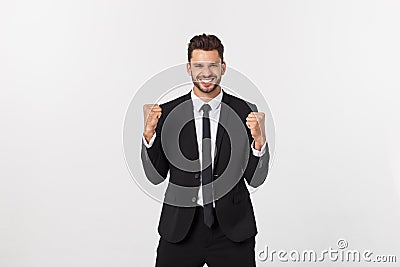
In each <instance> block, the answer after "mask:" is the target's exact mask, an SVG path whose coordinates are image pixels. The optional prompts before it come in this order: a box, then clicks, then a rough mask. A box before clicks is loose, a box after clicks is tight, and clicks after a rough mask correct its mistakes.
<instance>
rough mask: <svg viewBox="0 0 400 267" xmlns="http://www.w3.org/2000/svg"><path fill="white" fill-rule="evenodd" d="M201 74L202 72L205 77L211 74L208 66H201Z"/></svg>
mask: <svg viewBox="0 0 400 267" xmlns="http://www.w3.org/2000/svg"><path fill="white" fill-rule="evenodd" d="M202 74H203V75H204V76H205V77H209V76H211V75H212V72H211V71H210V68H209V67H208V66H205V67H204V68H203V70H202Z"/></svg>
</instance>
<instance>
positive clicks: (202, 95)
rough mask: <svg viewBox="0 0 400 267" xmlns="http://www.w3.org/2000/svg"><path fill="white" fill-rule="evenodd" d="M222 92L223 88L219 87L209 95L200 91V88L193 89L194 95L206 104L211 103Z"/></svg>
mask: <svg viewBox="0 0 400 267" xmlns="http://www.w3.org/2000/svg"><path fill="white" fill-rule="evenodd" d="M220 92H221V87H220V86H219V85H218V86H217V88H215V90H213V91H212V92H209V93H204V92H202V91H200V90H199V88H197V87H196V86H194V87H193V93H194V94H195V95H196V96H197V97H199V98H201V99H202V100H203V101H204V102H208V101H210V100H211V99H213V98H214V97H216V96H217V95H218V94H219V93H220Z"/></svg>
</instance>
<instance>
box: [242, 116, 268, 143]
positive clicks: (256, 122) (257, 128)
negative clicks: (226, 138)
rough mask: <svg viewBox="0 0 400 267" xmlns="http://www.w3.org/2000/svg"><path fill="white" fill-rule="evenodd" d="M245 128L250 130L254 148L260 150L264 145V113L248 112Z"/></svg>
mask: <svg viewBox="0 0 400 267" xmlns="http://www.w3.org/2000/svg"><path fill="white" fill-rule="evenodd" d="M246 125H247V128H249V129H250V132H251V136H252V137H253V139H254V148H255V149H257V150H261V148H262V146H263V145H264V143H265V140H266V137H265V113H264V112H250V113H249V115H248V116H247V118H246Z"/></svg>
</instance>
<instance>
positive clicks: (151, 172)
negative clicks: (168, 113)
mask: <svg viewBox="0 0 400 267" xmlns="http://www.w3.org/2000/svg"><path fill="white" fill-rule="evenodd" d="M164 114H165V113H164V112H163V113H162V115H161V117H160V119H159V121H158V123H157V127H156V132H155V134H156V137H155V139H154V142H153V144H152V145H151V146H150V147H146V146H145V144H144V142H143V140H142V149H141V159H142V165H143V169H144V172H145V174H146V177H147V179H148V180H149V181H150V182H151V183H153V184H159V183H161V182H163V181H164V180H165V178H166V177H167V174H168V171H169V161H168V160H167V158H166V156H165V154H164V151H163V148H162V144H161V129H162V126H163V123H164V118H165V115H164Z"/></svg>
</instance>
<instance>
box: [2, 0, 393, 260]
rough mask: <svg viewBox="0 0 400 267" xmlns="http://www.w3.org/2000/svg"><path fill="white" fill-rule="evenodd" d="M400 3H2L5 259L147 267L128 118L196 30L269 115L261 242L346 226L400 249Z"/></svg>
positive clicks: (339, 231)
mask: <svg viewBox="0 0 400 267" xmlns="http://www.w3.org/2000/svg"><path fill="white" fill-rule="evenodd" d="M399 12H400V2H399V1H383V0H381V1H349V0H346V1H317V0H315V1H258V2H253V1H245V2H244V3H243V4H240V5H239V4H235V3H233V1H201V2H189V1H175V2H170V1H158V2H155V1H147V2H145V1H140V2H136V3H135V2H133V1H111V0H110V1H64V2H60V1H50V0H49V1H43V0H42V1H2V2H1V3H0V38H1V41H0V88H1V91H0V117H1V141H0V142H1V150H0V151H1V152H0V153H1V159H0V171H1V174H0V175H1V180H0V266H2V267H11V266H12V267H13V266H23V267H28V266H42V267H44V266H121V267H122V266H152V264H153V262H154V259H155V249H156V246H157V241H158V234H157V231H156V228H157V224H158V218H159V212H160V208H161V207H160V204H159V203H158V202H156V201H154V200H152V199H151V198H149V197H148V196H147V195H145V194H144V193H143V192H142V191H141V190H140V189H139V187H138V186H137V185H136V184H135V183H134V181H133V179H132V178H131V176H130V174H129V171H128V169H127V167H126V165H125V162H124V155H123V152H122V151H123V149H122V130H123V120H124V116H125V111H126V109H127V107H128V105H129V103H130V101H131V99H132V97H133V95H134V94H135V92H136V90H137V89H138V88H139V87H140V86H141V85H142V84H143V83H144V81H145V80H146V79H149V78H150V77H151V76H152V75H154V74H156V73H157V72H159V71H160V70H162V69H165V68H167V67H169V66H172V65H176V64H180V63H182V62H185V60H186V45H187V42H188V41H189V39H190V38H191V37H192V36H193V35H194V34H199V33H203V32H206V33H215V34H217V35H218V36H219V37H220V38H221V39H222V41H223V43H224V44H225V46H226V54H225V57H226V61H227V64H230V65H231V66H233V67H235V68H236V69H238V70H240V71H241V72H242V73H245V74H246V75H247V76H248V77H250V78H251V79H252V81H253V82H254V83H255V84H257V85H258V86H259V88H261V89H262V91H263V93H264V95H265V96H266V98H267V100H268V103H269V104H270V108H271V110H272V113H273V116H274V120H275V123H276V154H275V161H274V164H273V168H272V170H271V172H270V175H269V177H268V181H267V182H266V183H265V184H264V185H263V186H262V188H261V189H260V190H257V192H256V193H254V194H253V195H252V199H253V203H254V208H255V211H256V217H257V222H258V228H259V234H258V235H257V239H256V241H257V244H256V246H257V247H256V250H260V249H263V248H264V246H266V245H268V246H269V247H270V249H276V250H279V249H284V250H292V249H298V250H304V249H314V250H317V251H320V250H323V249H328V248H329V247H333V248H335V247H336V241H337V240H338V238H345V239H346V240H347V241H348V242H349V248H351V249H359V250H363V249H370V250H372V251H374V253H375V254H394V255H397V257H398V260H400V259H399V257H400V230H399V227H398V225H400V209H399V208H400V207H399V204H400V201H399V197H400V178H399V176H400V165H399V158H400V152H399V148H400V146H399V145H400V141H399V139H398V138H396V137H397V136H399V134H400V123H399V117H398V114H399V111H400V110H399V109H400V108H399V105H397V103H396V102H397V101H398V98H399V95H400V94H399V92H398V91H399V89H400V81H399V71H400V64H399V62H400V50H399V47H400V37H399V34H398V27H399V25H400V16H398V14H399ZM140 126H141V125H140ZM136 213H140V216H141V219H139V218H138V217H137V216H135V214H136ZM328 264H330V266H339V265H340V266H342V265H346V266H360V264H354V263H353V264H351V263H350V264H344V263H322V264H320V265H322V266H325V265H328ZM268 265H269V266H275V265H276V266H281V265H284V264H283V263H279V262H274V263H273V264H271V263H265V262H264V263H263V262H259V266H268ZM286 265H287V263H286ZM292 265H294V266H308V265H309V263H305V264H300V263H293V264H292ZM373 265H374V264H370V266H373ZM375 265H377V266H379V265H380V264H375ZM386 265H390V264H386ZM391 266H392V265H391Z"/></svg>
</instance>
